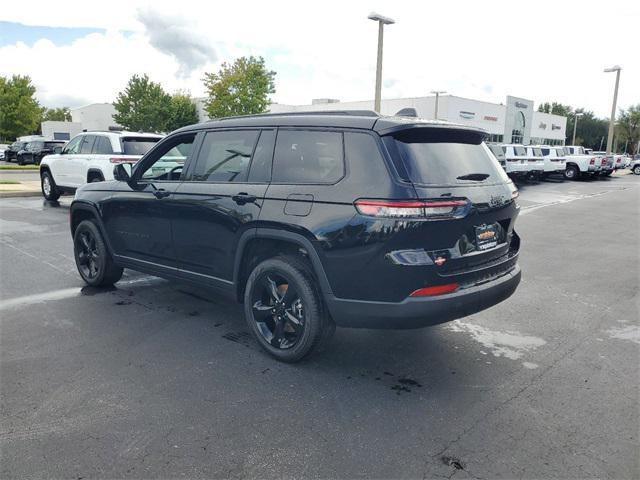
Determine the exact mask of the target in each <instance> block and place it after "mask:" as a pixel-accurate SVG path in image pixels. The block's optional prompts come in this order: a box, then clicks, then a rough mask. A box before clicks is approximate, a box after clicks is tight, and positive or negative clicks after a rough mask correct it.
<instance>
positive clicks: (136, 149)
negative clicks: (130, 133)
mask: <svg viewBox="0 0 640 480" xmlns="http://www.w3.org/2000/svg"><path fill="white" fill-rule="evenodd" d="M159 140H160V139H159V138H153V137H123V138H122V153H124V154H125V155H144V154H145V153H147V152H148V151H149V150H151V147H153V146H154V145H155V144H156V143H158V141H159Z"/></svg>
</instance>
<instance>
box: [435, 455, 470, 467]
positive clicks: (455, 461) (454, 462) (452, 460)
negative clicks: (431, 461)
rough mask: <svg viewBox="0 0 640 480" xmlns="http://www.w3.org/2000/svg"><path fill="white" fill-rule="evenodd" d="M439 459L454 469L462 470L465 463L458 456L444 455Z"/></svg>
mask: <svg viewBox="0 0 640 480" xmlns="http://www.w3.org/2000/svg"><path fill="white" fill-rule="evenodd" d="M441 460H442V463H444V464H445V465H448V466H450V467H453V468H455V469H456V470H464V467H465V465H464V463H462V460H460V459H459V458H456V457H451V456H448V455H444V456H443V457H442V458H441Z"/></svg>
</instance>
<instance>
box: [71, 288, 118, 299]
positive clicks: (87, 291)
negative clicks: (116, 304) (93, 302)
mask: <svg viewBox="0 0 640 480" xmlns="http://www.w3.org/2000/svg"><path fill="white" fill-rule="evenodd" d="M116 290H118V289H117V288H116V287H114V286H113V285H111V286H110V287H90V286H88V285H87V286H86V287H82V288H81V289H80V295H84V296H88V297H92V296H94V295H98V294H99V293H107V292H115V291H116Z"/></svg>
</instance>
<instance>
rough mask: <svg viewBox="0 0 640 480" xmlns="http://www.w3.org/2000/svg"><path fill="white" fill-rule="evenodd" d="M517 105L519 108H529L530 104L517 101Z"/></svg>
mask: <svg viewBox="0 0 640 480" xmlns="http://www.w3.org/2000/svg"><path fill="white" fill-rule="evenodd" d="M515 105H516V107H518V108H529V105H527V104H526V103H522V102H516V103H515Z"/></svg>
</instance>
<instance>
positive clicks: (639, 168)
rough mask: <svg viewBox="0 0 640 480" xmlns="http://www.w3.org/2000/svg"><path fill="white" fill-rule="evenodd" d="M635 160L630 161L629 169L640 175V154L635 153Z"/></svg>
mask: <svg viewBox="0 0 640 480" xmlns="http://www.w3.org/2000/svg"><path fill="white" fill-rule="evenodd" d="M634 158H635V159H634V160H631V162H629V170H631V171H632V172H633V173H635V174H636V175H640V155H635V157H634Z"/></svg>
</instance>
